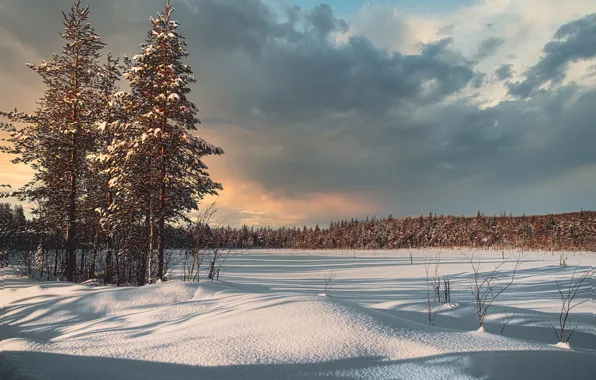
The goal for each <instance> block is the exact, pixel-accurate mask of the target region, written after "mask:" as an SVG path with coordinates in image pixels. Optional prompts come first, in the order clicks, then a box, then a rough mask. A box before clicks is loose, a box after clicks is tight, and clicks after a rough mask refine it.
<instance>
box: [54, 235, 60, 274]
mask: <svg viewBox="0 0 596 380" xmlns="http://www.w3.org/2000/svg"><path fill="white" fill-rule="evenodd" d="M59 234H60V231H58V232H57V233H56V247H55V252H54V278H57V277H58V256H59V255H60V249H59V247H58V242H59Z"/></svg>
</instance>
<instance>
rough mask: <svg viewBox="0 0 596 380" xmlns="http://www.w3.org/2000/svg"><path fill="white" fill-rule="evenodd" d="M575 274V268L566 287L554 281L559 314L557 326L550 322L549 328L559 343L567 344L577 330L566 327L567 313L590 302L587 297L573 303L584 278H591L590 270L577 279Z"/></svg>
mask: <svg viewBox="0 0 596 380" xmlns="http://www.w3.org/2000/svg"><path fill="white" fill-rule="evenodd" d="M576 272H577V267H576V268H575V269H574V270H573V275H571V279H570V280H569V282H568V283H567V284H566V285H565V284H564V285H561V284H560V283H559V281H557V280H555V282H556V283H557V290H558V291H559V295H560V297H561V312H560V313H559V323H558V326H555V325H554V324H553V323H552V322H551V327H552V329H553V333H554V334H555V336H556V337H557V339H558V341H559V342H560V343H569V339H571V335H573V333H574V332H575V330H576V329H577V326H578V325H577V324H576V325H575V327H573V328H572V329H569V328H568V325H567V322H568V319H569V313H570V312H571V310H573V309H574V308H575V307H577V306H579V305H581V304H583V303H586V302H587V301H589V300H590V298H589V297H586V298H585V299H583V300H581V301H575V298H576V296H577V295H578V293H579V291H580V288H581V287H582V285H583V283H584V281H585V280H586V278H588V276H591V274H592V270H587V271H585V272H584V273H583V274H582V275H581V276H580V277H578V278H577V279H576V278H575V274H576Z"/></svg>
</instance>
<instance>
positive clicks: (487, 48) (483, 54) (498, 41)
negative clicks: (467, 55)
mask: <svg viewBox="0 0 596 380" xmlns="http://www.w3.org/2000/svg"><path fill="white" fill-rule="evenodd" d="M504 43H505V39H504V38H499V37H488V38H486V39H484V40H482V41H481V42H480V45H479V46H478V49H477V50H476V54H474V59H475V60H477V61H482V60H483V59H486V58H488V57H490V56H492V55H493V54H495V53H496V52H497V50H498V49H499V48H500V47H501V45H503V44H504Z"/></svg>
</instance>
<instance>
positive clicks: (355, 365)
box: [0, 350, 596, 380]
mask: <svg viewBox="0 0 596 380" xmlns="http://www.w3.org/2000/svg"><path fill="white" fill-rule="evenodd" d="M0 359H2V360H0V378H2V379H3V380H17V379H18V380H33V379H47V380H79V379H86V380H99V379H102V380H103V379H111V380H118V379H126V380H137V379H138V380H146V379H156V380H159V379H164V380H179V379H201V380H207V379H222V380H231V379H243V380H262V379H279V380H282V379H307V380H322V379H380V378H383V379H439V378H441V379H444V378H462V379H495V380H500V379H503V380H505V379H507V380H515V379H524V380H526V379H560V378H563V379H566V378H569V379H574V380H583V379H592V378H593V375H594V371H595V370H596V364H595V363H596V362H595V360H594V359H596V356H595V355H591V354H585V353H576V352H570V351H562V350H561V351H499V352H469V353H457V354H444V355H435V356H427V357H422V358H415V359H404V360H388V359H386V358H383V357H357V358H350V359H341V360H333V361H324V362H311V363H298V364H250V365H228V366H212V367H209V366H194V365H184V364H172V363H162V362H154V361H142V360H131V359H116V358H106V357H94V356H74V355H63V354H53V353H45V352H31V351H4V352H2V353H0ZM171 359H174V358H171Z"/></svg>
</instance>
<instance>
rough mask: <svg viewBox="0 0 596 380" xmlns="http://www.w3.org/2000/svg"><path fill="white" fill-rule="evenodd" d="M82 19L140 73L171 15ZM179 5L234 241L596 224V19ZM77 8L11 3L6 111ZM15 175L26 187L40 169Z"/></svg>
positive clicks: (473, 10) (577, 12)
mask: <svg viewBox="0 0 596 380" xmlns="http://www.w3.org/2000/svg"><path fill="white" fill-rule="evenodd" d="M84 3H85V4H88V5H90V22H91V24H92V26H93V27H94V28H95V30H96V32H97V33H98V34H99V35H100V36H101V37H102V40H103V41H104V42H106V43H107V47H106V49H105V51H106V52H107V51H112V52H113V53H114V55H115V56H119V57H121V56H124V55H127V56H129V57H132V56H134V55H135V54H137V53H138V52H139V50H140V49H139V47H138V44H139V43H140V42H142V41H143V39H144V37H145V34H146V32H147V30H148V29H149V26H150V24H149V22H148V19H149V17H150V16H154V15H155V14H156V13H157V12H159V11H161V10H162V9H163V3H164V2H163V1H161V0H151V1H146V2H142V3H141V2H138V1H132V0H130V1H120V2H117V1H113V0H109V1H99V0H92V1H85V2H84ZM172 3H173V5H174V8H176V12H175V13H174V16H173V17H174V19H175V20H178V21H180V23H181V27H180V30H181V33H182V34H183V35H184V36H185V37H186V42H187V44H188V50H189V53H190V56H189V57H188V58H187V59H186V63H188V64H189V65H190V66H191V68H193V69H194V71H195V76H196V77H197V80H198V83H196V84H194V85H192V86H191V88H192V92H191V94H190V100H192V101H193V102H195V103H196V104H197V106H198V108H199V118H200V119H201V120H202V121H203V123H202V124H200V125H199V126H198V132H197V135H200V136H202V137H205V138H206V139H207V140H208V141H210V142H213V143H214V144H216V145H219V146H222V147H223V148H224V150H225V152H226V154H225V155H223V156H221V157H209V158H207V159H206V160H205V161H206V163H207V164H208V166H209V168H210V170H209V172H210V174H211V177H212V178H213V179H214V180H216V181H218V182H221V183H222V184H223V186H224V190H223V191H222V192H220V195H219V197H218V207H219V208H220V210H221V213H222V214H224V215H225V216H226V217H227V218H228V219H229V220H230V221H231V223H230V225H233V226H240V225H242V224H247V225H249V226H257V227H258V226H272V227H281V226H286V227H287V226H292V225H306V226H314V225H315V224H319V225H325V224H328V223H330V222H331V221H333V222H335V221H339V220H346V219H347V220H349V219H351V218H357V219H364V218H366V217H371V216H373V215H389V214H393V215H394V217H407V216H409V217H417V216H420V215H428V213H429V212H432V213H433V214H435V213H436V214H438V215H441V214H445V215H448V214H452V215H463V216H475V215H476V214H477V212H478V210H480V212H481V213H484V214H486V215H493V214H495V215H500V214H502V213H503V212H506V214H509V213H512V214H514V215H519V216H521V215H522V214H525V215H544V214H560V213H567V212H579V211H580V209H583V210H590V209H591V210H594V209H596V198H595V197H594V196H593V190H592V189H593V188H594V186H596V175H595V173H596V149H594V141H596V140H595V138H596V131H595V128H594V120H596V109H595V107H594V106H593V104H594V100H596V61H595V57H596V13H594V12H595V11H596V5H595V4H589V2H587V1H562V0H548V1H526V2H523V3H521V2H513V1H473V0H466V1H455V0H450V1H441V2H439V1H432V2H428V3H425V4H420V3H417V2H414V1H410V0H407V1H388V0H383V1H374V0H370V1H359V0H350V1H345V2H339V1H328V2H327V3H328V4H329V5H321V4H324V3H325V2H319V1H313V0H293V1H284V2H279V1H258V0H250V1H246V2H242V3H238V2H235V1H231V0H230V1H218V2H210V1H203V0H179V1H173V2H172ZM70 4H71V1H70V0H60V1H52V2H47V1H40V0H28V1H7V2H4V3H3V4H0V9H1V10H2V12H0V25H2V26H1V27H0V64H1V66H2V69H3V70H2V72H0V86H1V87H2V88H4V89H9V91H5V92H3V93H1V95H0V110H3V111H8V110H12V109H13V108H14V107H17V108H18V109H19V110H20V111H25V112H31V111H33V110H34V108H35V101H37V99H39V98H40V97H41V96H42V95H43V89H44V87H43V83H42V82H41V80H40V79H39V78H38V76H37V75H36V74H35V73H34V72H32V71H31V70H30V69H28V68H26V67H25V63H26V62H34V63H39V62H41V60H42V59H45V60H49V59H50V57H51V54H52V53H53V52H59V51H60V47H61V45H62V42H63V41H62V40H61V39H60V37H59V35H58V33H59V32H61V31H62V24H61V21H62V15H61V13H60V10H66V9H68V7H69V6H70ZM439 4H440V6H438V5H439ZM293 6H300V9H297V8H292V7H293ZM25 17H26V18H27V20H30V21H31V23H30V24H29V25H28V27H27V28H23V26H22V20H23V19H24V18H25ZM230 20H231V22H233V24H231V23H230ZM289 20H294V21H291V22H290V21H289ZM231 25H234V27H231ZM421 67H424V68H425V69H421ZM123 84H124V83H123V82H121V85H123ZM1 136H2V137H4V136H5V135H4V134H2V135H1ZM8 159H9V157H8V156H7V155H5V154H0V170H1V171H2V173H3V175H2V177H3V178H2V179H1V180H0V183H8V184H11V185H12V186H13V188H17V187H19V186H21V185H23V184H24V183H25V182H27V181H28V179H29V176H30V173H31V170H29V169H27V168H24V167H23V166H22V165H21V166H18V165H13V164H11V163H9V162H8ZM213 200H214V198H207V199H206V200H205V201H204V203H203V204H209V203H211V202H212V201H213ZM10 201H11V202H13V203H17V202H14V200H10ZM24 206H25V208H26V209H28V207H27V205H24ZM406 215H407V216H406Z"/></svg>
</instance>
